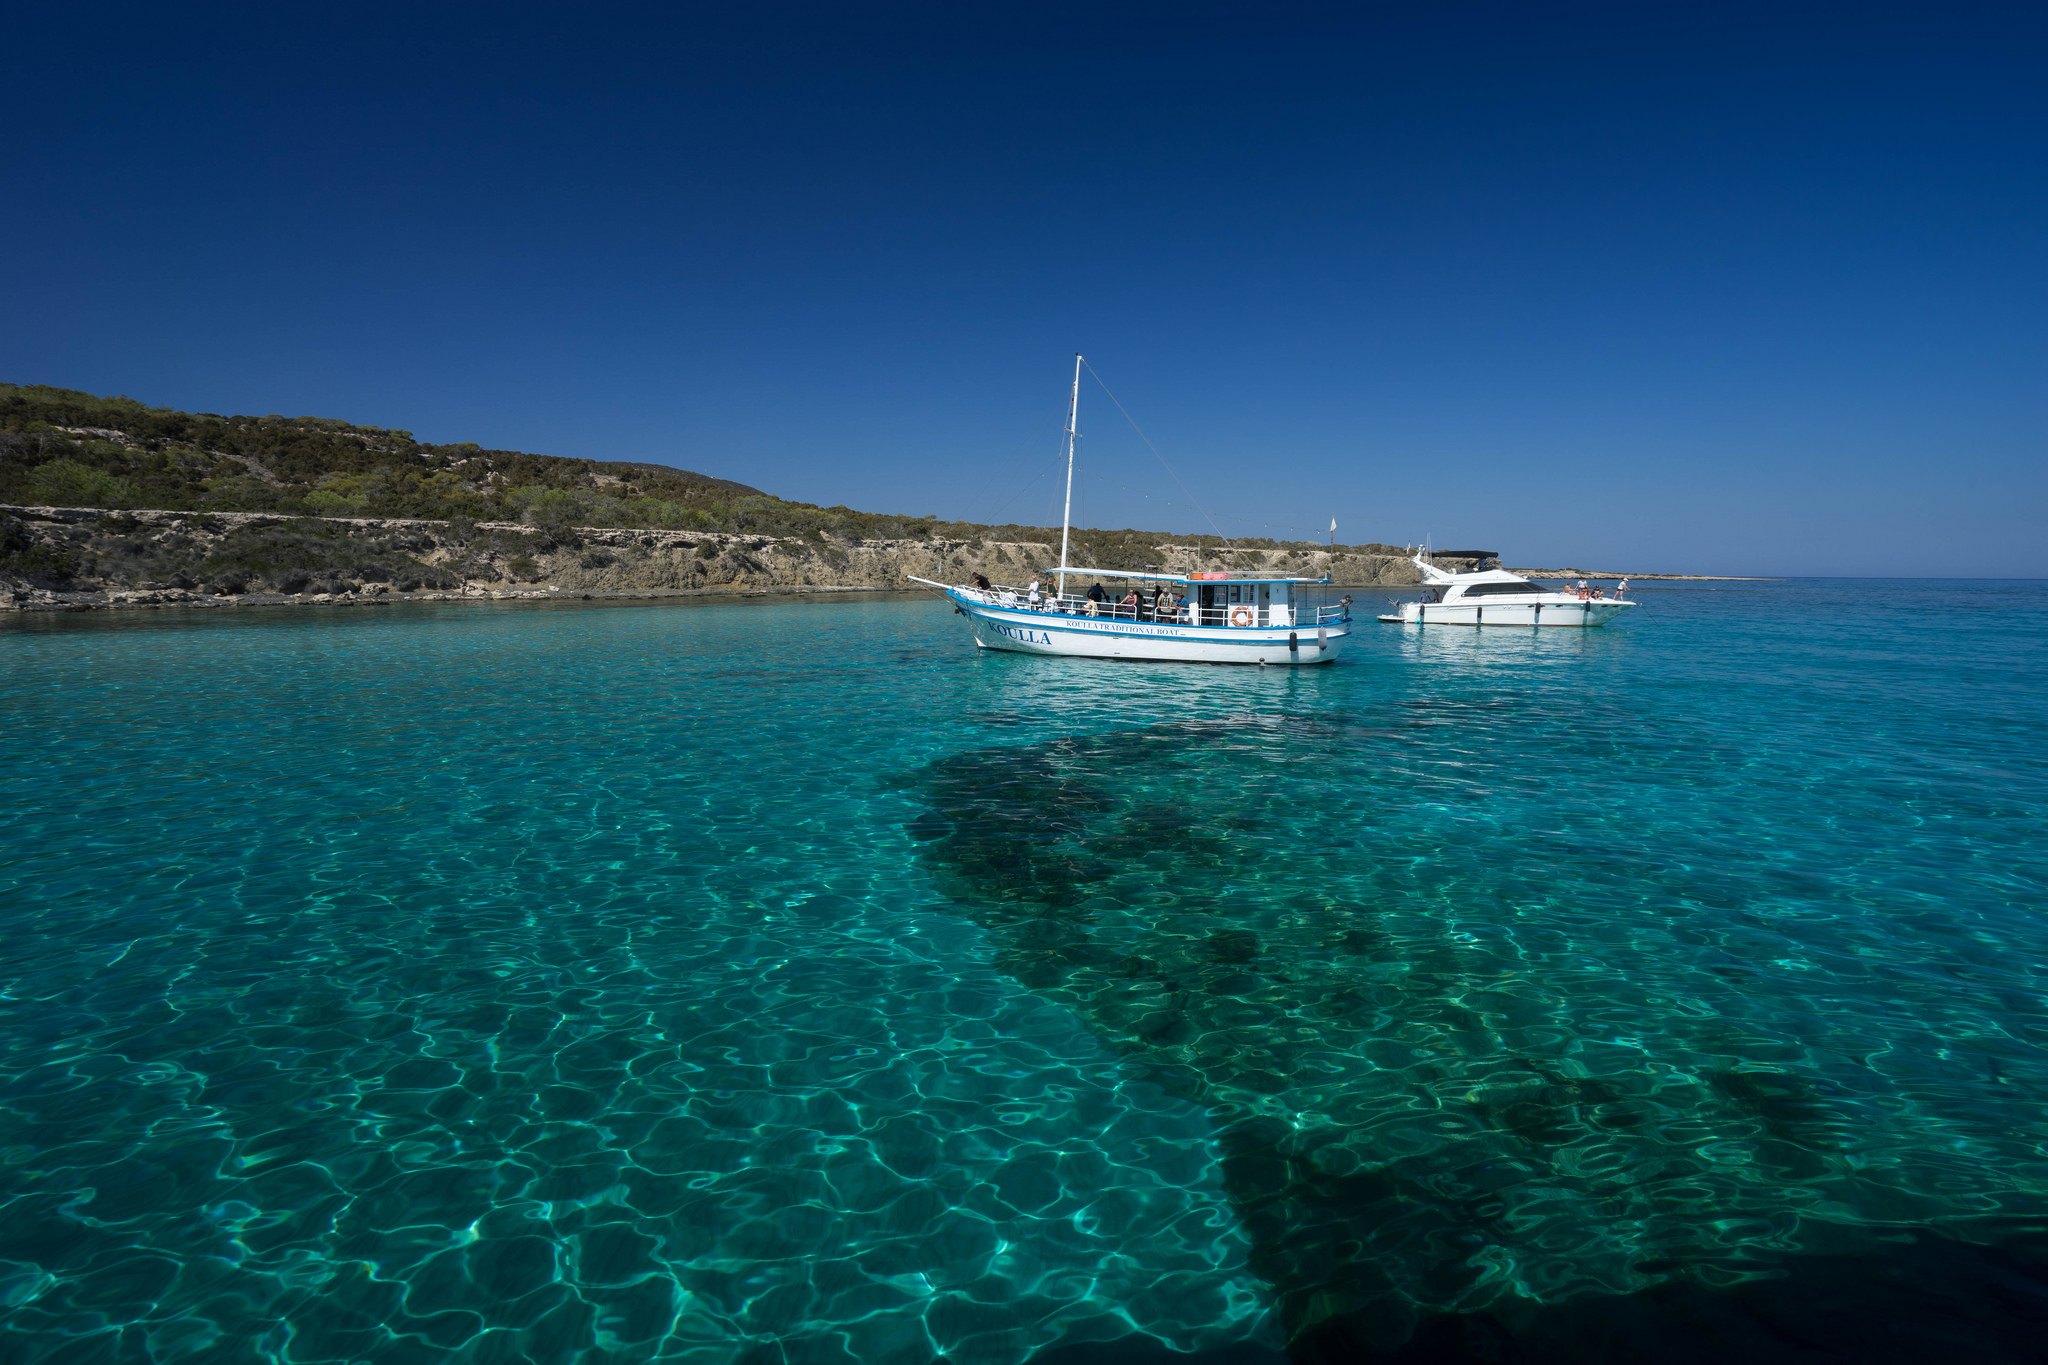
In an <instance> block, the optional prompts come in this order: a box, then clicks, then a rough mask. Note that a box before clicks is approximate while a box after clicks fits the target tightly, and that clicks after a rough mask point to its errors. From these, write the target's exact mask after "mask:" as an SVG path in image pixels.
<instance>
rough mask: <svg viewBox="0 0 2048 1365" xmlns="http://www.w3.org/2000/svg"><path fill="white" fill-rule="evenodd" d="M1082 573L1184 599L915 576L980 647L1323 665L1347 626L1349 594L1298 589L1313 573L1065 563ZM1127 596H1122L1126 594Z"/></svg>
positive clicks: (1339, 649)
mask: <svg viewBox="0 0 2048 1365" xmlns="http://www.w3.org/2000/svg"><path fill="white" fill-rule="evenodd" d="M1065 575H1078V576H1085V577H1095V578H1098V579H1108V580H1111V581H1115V582H1131V583H1144V584H1146V585H1147V586H1148V587H1149V586H1151V585H1155V584H1156V585H1158V586H1159V587H1161V588H1165V589H1168V590H1170V596H1171V597H1172V598H1173V599H1175V600H1178V599H1181V598H1185V599H1186V601H1185V605H1184V606H1182V605H1169V606H1166V607H1164V608H1154V607H1152V606H1151V605H1150V602H1151V600H1152V599H1151V598H1150V597H1149V596H1148V597H1146V598H1145V599H1144V600H1143V601H1142V602H1141V603H1140V604H1139V605H1136V606H1125V605H1119V604H1118V603H1117V602H1116V601H1115V600H1114V599H1113V598H1112V600H1109V601H1105V602H1093V601H1090V600H1089V599H1088V598H1087V597H1086V596H1084V595H1082V594H1080V593H1069V592H1065V591H1063V590H1061V589H1060V588H1059V587H1057V586H1056V587H1055V590H1054V591H1053V592H1050V593H1046V594H1044V595H1042V596H1041V597H1040V598H1039V600H1038V603H1037V605H1035V606H1034V605H1033V604H1032V602H1031V601H1030V598H1029V595H1028V590H1026V591H1019V590H1018V589H1017V588H1014V587H1007V586H1004V585H1000V584H994V585H991V586H990V587H988V588H978V587H974V586H972V585H964V584H958V583H940V582H936V581H935V580H933V579H929V578H914V581H915V582H919V583H923V584H925V585H926V586H928V587H933V588H938V589H940V590H941V591H943V592H944V593H945V594H946V595H947V596H948V597H950V598H951V599H952V600H953V605H954V607H955V609H956V610H957V611H958V612H959V613H960V614H961V615H962V616H965V617H966V618H967V625H968V629H969V630H970V631H971V632H972V633H973V636H974V643H975V645H976V646H977V647H979V648H982V649H1007V650H1012V651H1014V652H1016V653H1019V654H1063V655H1068V656H1078V657H1082V658H1090V659H1154V660H1162V661H1171V662H1176V663H1208V664H1274V665H1280V664H1327V663H1334V662H1335V661H1336V659H1337V656H1338V655H1340V654H1342V653H1343V652H1344V641H1345V639H1346V638H1347V637H1348V636H1349V635H1350V634H1351V608H1350V602H1351V599H1350V598H1349V597H1345V598H1343V599H1341V600H1340V601H1338V602H1336V603H1333V604H1311V603H1309V602H1308V601H1306V600H1305V598H1306V596H1307V594H1306V593H1305V592H1304V589H1305V588H1307V587H1310V586H1319V585H1321V584H1322V582H1323V580H1321V579H1314V578H1281V577H1276V576H1268V575H1251V574H1236V573H1189V574H1149V573H1148V574H1140V573H1124V572H1122V571H1119V570H1113V569H1086V568H1069V569H1066V570H1064V571H1063V573H1062V576H1063V577H1064V576H1065ZM1124 595H1126V596H1127V595H1128V594H1124Z"/></svg>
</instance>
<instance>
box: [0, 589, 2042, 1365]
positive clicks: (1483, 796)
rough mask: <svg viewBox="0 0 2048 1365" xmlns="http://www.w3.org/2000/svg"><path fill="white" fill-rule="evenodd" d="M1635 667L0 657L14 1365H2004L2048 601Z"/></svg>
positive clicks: (1700, 636)
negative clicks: (1789, 1363) (1941, 1344)
mask: <svg viewBox="0 0 2048 1365" xmlns="http://www.w3.org/2000/svg"><path fill="white" fill-rule="evenodd" d="M1642 599H1643V601H1644V603H1645V606H1644V607H1643V609H1642V610H1640V611H1639V612H1637V613H1634V615H1633V618H1632V619H1630V620H1628V621H1626V622H1625V623H1623V624H1621V625H1618V626H1616V627H1613V628H1610V629H1607V630H1600V631H1590V632H1579V631H1569V630H1547V631H1541V632H1537V631H1518V630H1511V629H1510V630H1498V631H1495V630H1488V631H1483V632H1481V631H1471V630H1457V629H1452V628H1443V629H1436V630H1422V631H1417V630H1413V629H1403V628H1398V627H1375V626H1374V625H1372V624H1371V623H1370V622H1369V621H1368V622H1365V623H1362V624H1361V625H1360V627H1359V629H1358V633H1357V634H1356V635H1354V637H1353V644H1352V650H1351V653H1350V654H1349V655H1348V656H1347V657H1346V659H1345V660H1344V661H1343V662H1342V663H1341V664H1340V665H1338V666H1337V667H1334V668H1326V669H1313V670H1286V671H1280V670H1271V671H1265V670H1256V669H1242V668H1239V669H1231V668H1206V667H1182V666H1172V665H1159V666H1144V665H1127V664H1105V663H1094V662H1089V661H1069V660H1048V659H1034V658H1024V657H1020V656H1009V655H998V654H978V653H976V652H975V651H974V650H973V649H972V647H971V646H970V644H969V642H968V639H967V637H966V634H965V631H964V629H963V628H962V627H961V626H960V624H959V621H958V618H956V617H954V616H952V615H951V614H950V613H949V611H948V610H947V608H946V607H945V606H944V604H941V603H933V602H931V601H928V600H923V599H917V598H909V597H897V596H888V597H862V598H831V599H803V600H794V601H768V602H750V603H726V602H703V601H680V602H662V603H646V604H643V603H634V604H610V603H601V602H596V603H547V604H496V605H477V604H446V605H441V604H408V605H401V606H396V607H392V608H389V609H384V610H380V611H378V612H374V613H372V612H360V613H347V614H342V613H312V612H307V613H287V612H282V611H279V612H276V613H265V614H260V615H259V614H251V615H247V616H243V615H235V616H226V615H223V614H220V613H153V614H150V615H148V616H139V617H136V618H119V617H63V618H33V619H23V620H18V621H12V622H8V623H6V624H5V625H4V626H0V679H4V682H5V684H6V689H7V690H6V695H7V697H8V704H9V719H10V721H11V722H12V725H11V726H10V731H11V738H12V743H11V744H10V753H9V758H8V762H7V764H6V766H5V769H4V771H0V785H4V791H5V796H6V802H7V805H6V809H7V812H8V839H7V842H6V846H5V849H4V851H0V898H4V909H0V1201H4V1204H0V1358H4V1359H6V1360H9V1361H14V1360H20V1361H65V1362H69V1361H87V1360H91V1361H102V1360H104V1361H109V1362H114V1361H128V1360H134V1361H144V1360H149V1361H169V1360H187V1359H189V1360H200V1359H204V1360H208V1361H214V1360H220V1361H242V1360H247V1361H306V1362H312V1361H380V1362H381V1361H423V1362H424V1361H449V1362H472V1361H473V1362H479V1363H481V1362H496V1361H502V1360H517V1359H526V1360H531V1361H535V1362H544V1361H546V1362H552V1361H572V1360H575V1361H620V1362H628V1361H641V1360H653V1359H657V1358H659V1359H673V1360H678V1361H689V1362H693V1365H724V1363H725V1362H731V1363H732V1365H740V1363H741V1362H755V1361H791V1362H797V1361H802V1362H812V1361H817V1362H827V1361H842V1362H852V1361H859V1362H896V1361H901V1362H906V1363H908V1362H920V1361H928V1360H933V1359H945V1360H950V1361H960V1362H969V1361H971V1362H977V1365H979V1363H983V1362H985V1363H986V1365H1022V1362H1025V1361H1029V1360H1034V1359H1036V1360H1039V1361H1042V1362H1045V1363H1046V1365H1051V1363H1052V1362H1057V1361H1067V1362H1075V1363H1076V1365H1078V1363H1079V1362H1084V1361H1090V1360H1101V1361H1108V1360H1143V1359H1147V1358H1150V1356H1148V1354H1147V1353H1148V1352H1149V1353H1152V1354H1153V1355H1156V1356H1158V1357H1159V1358H1162V1359H1188V1358H1190V1357H1189V1355H1188V1354H1182V1353H1191V1354H1192V1358H1194V1359H1197V1360H1202V1359H1206V1360H1213V1361H1219V1362H1220V1361H1225V1360H1229V1361H1251V1360H1256V1359H1277V1358H1278V1356H1277V1354H1275V1353H1277V1352H1279V1351H1280V1350H1281V1349H1282V1348H1283V1347H1289V1346H1291V1348H1292V1349H1293V1350H1294V1352H1295V1353H1296V1354H1297V1355H1298V1356H1300V1357H1302V1358H1306V1359H1323V1360H1340V1359H1370V1358H1374V1357H1376V1356H1377V1357H1386V1358H1409V1359H1425V1358H1426V1359H1473V1360H1482V1359H1485V1360H1522V1359H1530V1360H1534V1359H1544V1360H1550V1359H1556V1360H1574V1359H1608V1358H1613V1359H1655V1358H1663V1359H1702V1360H1704V1359H1714V1358H1735V1357H1736V1356H1737V1355H1738V1354H1740V1355H1743V1356H1745V1357H1747V1358H1753V1359H1788V1360H1790V1359H1799V1360H1808V1359H1812V1360H1820V1359H1859V1358H1860V1359H1881V1358H1901V1359H1903V1358H1915V1357H1914V1355H1913V1353H1914V1352H1915V1351H1918V1350H1920V1349H1921V1348H1922V1346H1923V1345H1924V1344H1926V1343H1932V1342H1935V1341H1937V1340H1942V1341H1948V1342H1950V1343H1952V1344H1953V1345H1952V1349H1958V1350H1964V1351H1965V1352H1971V1351H1974V1353H1975V1354H1974V1358H1975V1359H1981V1360H2000V1359H2013V1360H2023V1359H2030V1358H2033V1357H2032V1356H2031V1355H2029V1354H2028V1352H2027V1348H2026V1347H2025V1346H2024V1345H2021V1344H2018V1343H2023V1342H2025V1341H2027V1340H2030V1339H2031V1338H2030V1336H2029V1334H2030V1333H2038V1331H2040V1330H2041V1327H2040V1324H2041V1323H2044V1322H2048V1268H2044V1267H2048V1257H2044V1256H2043V1255H2042V1254H2041V1252H2040V1247H2041V1246H2042V1241H2041V1239H2042V1238H2043V1236H2044V1234H2048V1106H2044V1104H2043V1100H2044V1098H2048V925H2044V922H2043V918H2042V916H2043V910H2044V908H2048V895H2044V892H2048V838H2044V836H2048V689H2044V687H2043V683H2044V680H2048V679H2044V673H2048V668H2044V663H2048V584H2043V583H2037V582H2026V583H1951V582H1941V583H1927V582H1917V583H1882V582H1871V581H1845V582H1798V583H1782V584H1713V585H1707V584H1701V585H1685V586H1682V587H1681V586H1675V585H1674V586H1670V587H1655V588H1645V589H1644V590H1643V591H1642ZM1366 600H1367V599H1366V598H1365V597H1364V596H1363V595H1362V596H1361V605H1360V610H1361V612H1363V610H1364V606H1365V603H1366ZM1759 1323H1765V1324H1768V1330H1762V1329H1759V1328H1758V1326H1757V1324H1759ZM1859 1332H1860V1333H1863V1334H1865V1335H1864V1336H1863V1337H1862V1338H1861V1339H1858V1338H1857V1337H1856V1334H1857V1333H1859ZM1916 1334H1918V1335H1916ZM1788 1343H1790V1344H1789V1345H1788ZM1954 1343H1960V1344H1954ZM1929 1349H1931V1347H1929ZM1773 1352H1777V1353H1778V1354H1775V1355H1774V1354H1773ZM1800 1352H1805V1353H1804V1354H1800Z"/></svg>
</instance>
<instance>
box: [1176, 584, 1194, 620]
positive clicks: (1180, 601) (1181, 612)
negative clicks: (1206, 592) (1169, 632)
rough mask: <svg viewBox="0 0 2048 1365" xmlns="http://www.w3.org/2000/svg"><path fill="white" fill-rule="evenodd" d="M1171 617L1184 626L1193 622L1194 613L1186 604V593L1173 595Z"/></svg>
mask: <svg viewBox="0 0 2048 1365" xmlns="http://www.w3.org/2000/svg"><path fill="white" fill-rule="evenodd" d="M1173 619H1174V620H1176V621H1178V622H1180V623H1181V624H1182V625H1184V626H1186V625H1193V624H1194V620H1195V613H1194V611H1193V610H1192V609H1191V608H1190V607H1189V606H1188V595H1187V594H1186V593H1185V592H1182V593H1177V594H1175V596H1174V599H1173Z"/></svg>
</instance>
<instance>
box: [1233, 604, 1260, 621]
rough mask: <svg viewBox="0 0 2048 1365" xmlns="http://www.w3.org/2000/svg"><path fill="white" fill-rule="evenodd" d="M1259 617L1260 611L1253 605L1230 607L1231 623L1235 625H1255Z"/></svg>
mask: <svg viewBox="0 0 2048 1365" xmlns="http://www.w3.org/2000/svg"><path fill="white" fill-rule="evenodd" d="M1258 619H1259V613H1258V611H1257V610H1256V609H1254V608H1252V607H1232V608H1231V609H1230V624H1231V625H1233V626H1249V625H1255V624H1257V622H1258Z"/></svg>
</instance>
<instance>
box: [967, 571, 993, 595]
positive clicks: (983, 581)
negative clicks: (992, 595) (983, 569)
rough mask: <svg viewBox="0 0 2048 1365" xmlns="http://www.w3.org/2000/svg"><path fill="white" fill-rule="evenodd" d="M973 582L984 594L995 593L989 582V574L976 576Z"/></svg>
mask: <svg viewBox="0 0 2048 1365" xmlns="http://www.w3.org/2000/svg"><path fill="white" fill-rule="evenodd" d="M972 581H973V583H974V586H975V587H977V588H980V589H981V590H982V591H983V592H990V591H993V585H992V584H991V583H990V582H989V581H988V575H987V574H976V575H975V576H974V578H973V580H972Z"/></svg>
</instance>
